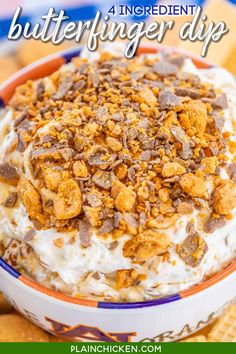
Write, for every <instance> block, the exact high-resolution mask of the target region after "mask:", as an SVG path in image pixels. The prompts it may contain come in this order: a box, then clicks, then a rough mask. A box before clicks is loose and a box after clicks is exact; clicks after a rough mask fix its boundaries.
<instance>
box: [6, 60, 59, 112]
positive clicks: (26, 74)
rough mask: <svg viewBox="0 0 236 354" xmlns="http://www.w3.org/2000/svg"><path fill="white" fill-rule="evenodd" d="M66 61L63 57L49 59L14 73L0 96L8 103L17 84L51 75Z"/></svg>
mask: <svg viewBox="0 0 236 354" xmlns="http://www.w3.org/2000/svg"><path fill="white" fill-rule="evenodd" d="M64 63H65V59H64V58H63V57H56V58H53V59H51V60H49V61H46V62H43V63H41V64H40V63H39V64H38V65H37V66H33V67H32V68H31V67H29V69H27V70H25V71H24V69H23V71H22V72H21V71H19V73H17V74H16V75H13V76H12V78H10V79H9V80H8V81H6V84H5V85H3V86H2V88H1V89H0V98H1V99H2V100H3V102H4V104H5V105H6V104H7V103H8V102H9V100H10V99H11V97H12V95H13V94H14V91H15V89H16V87H17V86H19V85H22V84H24V83H25V82H26V81H27V80H37V79H40V78H41V77H45V76H48V75H51V74H52V73H53V72H54V71H56V70H57V69H59V68H60V66H61V65H63V64H64Z"/></svg>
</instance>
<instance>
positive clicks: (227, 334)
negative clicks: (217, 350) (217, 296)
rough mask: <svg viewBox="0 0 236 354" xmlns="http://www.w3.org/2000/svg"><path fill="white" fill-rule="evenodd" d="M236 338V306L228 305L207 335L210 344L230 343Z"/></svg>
mask: <svg viewBox="0 0 236 354" xmlns="http://www.w3.org/2000/svg"><path fill="white" fill-rule="evenodd" d="M235 337H236V305H230V306H229V308H228V310H227V311H226V313H225V314H224V315H223V316H222V317H221V318H220V319H219V320H218V321H217V322H216V324H215V326H214V327H213V328H212V330H211V331H210V333H209V335H208V340H209V341H210V342H232V341H233V340H234V339H235Z"/></svg>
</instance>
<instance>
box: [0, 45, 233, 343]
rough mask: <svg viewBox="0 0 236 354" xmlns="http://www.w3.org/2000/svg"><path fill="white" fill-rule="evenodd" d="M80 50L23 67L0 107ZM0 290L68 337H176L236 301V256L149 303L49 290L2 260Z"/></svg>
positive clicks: (1, 93)
mask: <svg viewBox="0 0 236 354" xmlns="http://www.w3.org/2000/svg"><path fill="white" fill-rule="evenodd" d="M163 48H164V49H166V48H165V47H162V46H161V47H154V48H153V47H152V48H150V47H142V48H141V49H140V52H142V53H143V52H145V53H150V52H151V53H156V52H158V51H160V50H162V49H163ZM80 51H81V49H80V48H79V49H78V48H77V49H72V50H69V51H64V52H61V53H58V54H56V55H53V56H50V57H48V58H46V59H43V60H40V61H38V62H37V63H35V64H32V65H30V66H28V67H27V68H26V69H23V70H21V71H19V72H18V73H17V74H15V75H14V76H13V77H11V78H10V79H9V80H8V81H6V82H5V83H4V84H3V85H2V86H1V87H0V105H2V106H4V105H5V104H7V102H8V100H9V99H10V97H11V96H12V94H13V92H14V90H15V88H16V87H17V86H18V85H20V84H22V83H24V82H25V81H26V80H28V79H37V78H39V77H43V76H46V75H49V74H51V73H52V72H53V71H55V70H56V69H58V68H59V67H60V66H61V65H62V64H64V63H66V62H69V61H70V60H71V58H72V57H74V56H77V55H79V54H80ZM172 51H173V50H172ZM175 51H176V50H175ZM185 54H186V53H185ZM188 56H190V55H189V54H188ZM191 58H192V59H193V61H194V63H195V65H197V66H198V67H204V68H207V67H209V64H208V63H206V62H205V61H203V60H201V59H198V58H195V57H192V56H191ZM0 290H1V291H2V292H3V293H4V294H5V296H6V298H7V299H8V301H9V302H10V303H11V304H12V305H13V306H14V307H15V308H16V309H17V310H18V311H20V312H21V313H22V314H23V315H24V316H26V317H27V318H28V319H30V320H31V321H32V322H34V323H36V324H37V325H39V326H40V327H42V328H44V329H45V330H47V331H49V332H51V333H53V334H55V335H57V336H60V337H62V338H65V339H67V340H71V341H81V340H82V341H105V342H114V341H118V342H128V341H135V342H136V341H143V342H145V341H147V342H148V341H156V342H160V341H176V340H178V339H180V338H182V337H185V336H187V335H190V334H191V333H194V332H195V331H197V330H199V329H201V328H202V327H204V326H206V325H207V324H209V323H210V322H212V321H213V320H214V319H215V318H216V317H218V316H219V315H220V314H221V313H222V311H223V310H224V309H225V308H226V307H227V306H228V304H229V303H231V302H232V301H233V299H234V297H235V296H236V260H235V261H234V262H232V263H231V264H230V265H229V266H228V267H226V268H225V269H223V270H222V271H221V272H220V273H217V274H216V275H215V276H213V277H212V278H210V279H208V280H206V281H204V282H202V283H200V284H198V285H196V286H194V287H192V288H190V289H188V290H185V291H182V292H180V293H178V294H174V295H171V296H166V297H163V298H160V299H155V300H150V301H144V302H135V303H111V302H97V301H92V300H84V299H78V298H73V297H70V296H66V295H63V294H60V293H58V292H55V291H52V290H49V289H47V288H45V287H43V286H41V285H40V284H38V283H37V282H35V281H33V280H31V279H29V278H27V277H26V276H24V275H21V274H19V273H18V272H16V271H15V270H14V269H12V268H11V267H10V266H9V265H8V264H7V263H5V262H4V261H3V260H2V259H0Z"/></svg>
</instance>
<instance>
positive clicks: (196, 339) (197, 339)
mask: <svg viewBox="0 0 236 354" xmlns="http://www.w3.org/2000/svg"><path fill="white" fill-rule="evenodd" d="M181 342H189V343H190V342H207V339H206V337H205V336H203V335H199V336H192V337H189V338H187V339H184V340H182V341H181Z"/></svg>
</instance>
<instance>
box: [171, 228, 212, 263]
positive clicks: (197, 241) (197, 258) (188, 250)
mask: <svg viewBox="0 0 236 354" xmlns="http://www.w3.org/2000/svg"><path fill="white" fill-rule="evenodd" d="M207 250H208V246H207V244H206V241H205V240H204V239H203V238H202V237H201V236H199V235H198V234H197V233H195V234H191V235H189V236H188V237H187V238H186V239H185V240H184V241H183V242H182V243H181V244H179V245H177V247H176V252H177V253H178V255H179V257H180V258H181V259H182V260H183V261H184V262H185V263H186V264H188V265H190V266H191V267H197V266H198V265H199V264H200V262H201V260H202V259H203V257H204V255H205V253H206V252H207Z"/></svg>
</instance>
